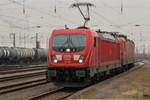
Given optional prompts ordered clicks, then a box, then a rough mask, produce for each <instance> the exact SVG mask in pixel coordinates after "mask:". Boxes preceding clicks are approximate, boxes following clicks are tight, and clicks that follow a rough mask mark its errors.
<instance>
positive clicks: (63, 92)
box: [29, 87, 78, 100]
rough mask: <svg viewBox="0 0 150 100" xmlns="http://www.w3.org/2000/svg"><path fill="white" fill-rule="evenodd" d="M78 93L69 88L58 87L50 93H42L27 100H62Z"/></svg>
mask: <svg viewBox="0 0 150 100" xmlns="http://www.w3.org/2000/svg"><path fill="white" fill-rule="evenodd" d="M76 91H78V90H77V89H73V90H72V89H70V88H64V87H60V88H57V89H55V90H52V91H48V92H45V93H42V94H40V95H36V96H34V97H31V98H29V100H39V99H44V98H45V99H46V98H48V99H51V100H54V99H55V100H64V99H66V98H68V97H69V96H71V95H73V94H74V93H76Z"/></svg>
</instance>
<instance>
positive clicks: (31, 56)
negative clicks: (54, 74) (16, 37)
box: [0, 47, 48, 64]
mask: <svg viewBox="0 0 150 100" xmlns="http://www.w3.org/2000/svg"><path fill="white" fill-rule="evenodd" d="M47 55H48V50H47V49H45V48H39V49H36V48H13V47H0V64H12V63H32V62H46V61H47Z"/></svg>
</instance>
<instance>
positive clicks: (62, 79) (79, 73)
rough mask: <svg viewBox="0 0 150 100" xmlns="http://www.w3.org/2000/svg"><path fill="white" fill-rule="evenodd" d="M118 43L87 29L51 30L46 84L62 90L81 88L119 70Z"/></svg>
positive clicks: (112, 36)
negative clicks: (64, 87)
mask: <svg viewBox="0 0 150 100" xmlns="http://www.w3.org/2000/svg"><path fill="white" fill-rule="evenodd" d="M120 46H121V45H120V41H119V40H118V38H117V37H116V36H115V35H112V34H109V33H107V32H100V31H98V32H95V31H92V30H90V29H60V30H54V31H53V33H52V35H51V38H50V40H49V50H48V52H49V53H48V54H49V67H48V71H47V80H48V81H52V82H54V83H55V84H56V85H62V86H66V87H70V86H71V87H72V86H85V85H87V84H89V83H90V82H91V81H95V80H99V79H100V78H101V76H104V75H107V74H109V73H111V72H113V71H115V70H116V69H121V55H120V53H121V52H120V49H121V48H120Z"/></svg>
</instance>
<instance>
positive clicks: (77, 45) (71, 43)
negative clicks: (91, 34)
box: [52, 34, 86, 52]
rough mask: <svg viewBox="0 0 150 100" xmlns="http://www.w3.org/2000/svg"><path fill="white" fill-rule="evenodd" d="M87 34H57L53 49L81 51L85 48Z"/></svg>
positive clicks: (58, 50) (54, 38)
mask: <svg viewBox="0 0 150 100" xmlns="http://www.w3.org/2000/svg"><path fill="white" fill-rule="evenodd" d="M85 45H86V34H57V35H55V36H54V37H53V45H52V49H53V50H54V51H57V52H80V51H83V50H84V49H85Z"/></svg>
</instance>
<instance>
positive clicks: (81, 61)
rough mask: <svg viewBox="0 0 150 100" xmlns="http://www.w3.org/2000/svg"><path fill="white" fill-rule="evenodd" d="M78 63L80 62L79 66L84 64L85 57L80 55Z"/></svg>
mask: <svg viewBox="0 0 150 100" xmlns="http://www.w3.org/2000/svg"><path fill="white" fill-rule="evenodd" d="M78 62H79V64H81V63H83V62H84V56H83V55H80V57H79V60H78Z"/></svg>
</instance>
